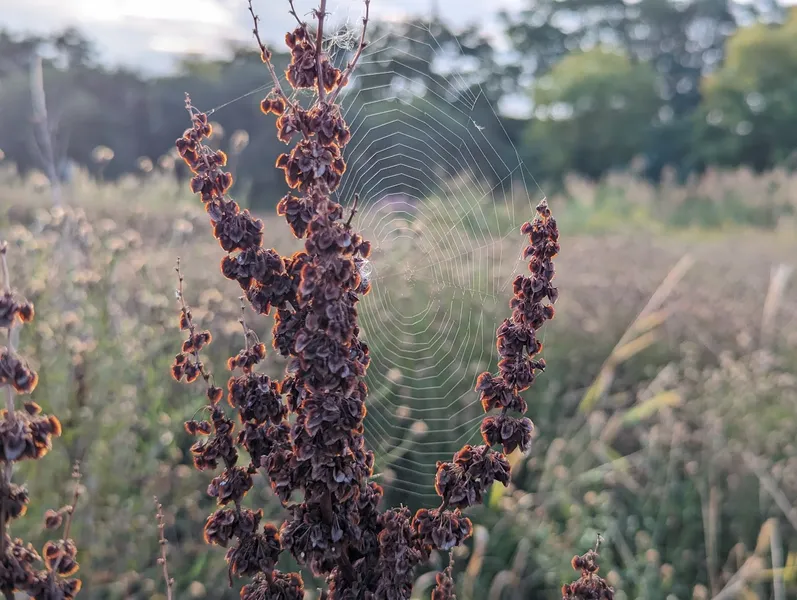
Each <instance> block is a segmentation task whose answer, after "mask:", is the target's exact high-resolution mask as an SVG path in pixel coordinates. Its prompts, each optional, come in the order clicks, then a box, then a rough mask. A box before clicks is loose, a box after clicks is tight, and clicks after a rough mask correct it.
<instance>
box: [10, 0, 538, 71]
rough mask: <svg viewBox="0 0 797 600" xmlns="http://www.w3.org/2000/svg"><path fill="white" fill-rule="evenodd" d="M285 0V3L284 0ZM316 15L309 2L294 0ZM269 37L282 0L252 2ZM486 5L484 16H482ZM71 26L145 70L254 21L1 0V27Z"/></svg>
mask: <svg viewBox="0 0 797 600" xmlns="http://www.w3.org/2000/svg"><path fill="white" fill-rule="evenodd" d="M521 3H522V0H401V2H400V3H398V2H394V1H390V2H388V1H387V0H373V1H372V14H373V15H374V18H376V19H387V20H389V19H395V18H402V17H406V16H411V15H429V14H431V12H432V11H433V10H435V9H436V10H437V11H438V12H439V14H440V15H441V16H442V17H443V18H444V19H446V20H447V21H450V22H451V23H453V24H457V25H463V24H465V23H472V22H479V23H482V24H484V23H486V22H487V23H489V21H490V20H493V19H494V17H495V15H497V13H498V11H499V10H501V9H506V8H509V9H512V8H517V7H519V6H520V4H521ZM284 4H286V5H287V0H285V2H284ZM296 4H297V9H298V10H299V12H300V13H301V12H303V11H305V14H306V15H307V19H308V20H309V19H311V18H312V16H311V13H310V11H311V10H312V7H313V6H314V5H315V2H313V1H311V0H297V2H296ZM255 6H256V8H257V10H258V12H259V14H260V15H261V18H262V25H261V27H262V30H263V33H264V35H265V36H266V37H267V38H268V39H271V40H277V39H279V38H280V37H281V36H282V33H283V32H284V31H285V30H286V28H288V27H290V26H291V17H290V16H289V15H288V13H287V10H286V7H285V6H283V2H282V0H255ZM327 6H328V10H329V12H330V13H331V14H332V15H334V20H335V21H336V22H338V23H350V24H352V25H355V24H356V23H357V22H358V20H359V19H360V17H361V15H362V0H329V2H328V5H327ZM485 6H489V7H490V8H489V9H487V11H486V12H487V18H485ZM67 26H74V27H77V28H79V29H80V30H81V31H83V32H84V33H85V34H86V35H87V36H88V37H89V38H90V39H91V40H92V41H93V42H94V43H95V44H96V46H97V49H98V50H99V52H100V55H101V57H102V59H103V60H104V61H106V62H108V63H111V64H123V65H127V66H133V67H137V68H140V69H143V70H146V71H163V70H166V69H168V68H170V67H171V66H172V65H173V63H174V60H175V58H176V57H177V56H179V55H184V54H187V53H207V54H221V53H223V52H224V51H225V50H227V49H228V48H229V47H230V45H231V44H233V43H246V42H247V41H249V39H250V36H251V31H250V30H251V24H250V23H249V20H248V15H247V12H246V0H68V1H64V0H0V27H4V28H8V29H11V30H14V31H34V32H47V31H53V30H56V29H61V28H64V27H67Z"/></svg>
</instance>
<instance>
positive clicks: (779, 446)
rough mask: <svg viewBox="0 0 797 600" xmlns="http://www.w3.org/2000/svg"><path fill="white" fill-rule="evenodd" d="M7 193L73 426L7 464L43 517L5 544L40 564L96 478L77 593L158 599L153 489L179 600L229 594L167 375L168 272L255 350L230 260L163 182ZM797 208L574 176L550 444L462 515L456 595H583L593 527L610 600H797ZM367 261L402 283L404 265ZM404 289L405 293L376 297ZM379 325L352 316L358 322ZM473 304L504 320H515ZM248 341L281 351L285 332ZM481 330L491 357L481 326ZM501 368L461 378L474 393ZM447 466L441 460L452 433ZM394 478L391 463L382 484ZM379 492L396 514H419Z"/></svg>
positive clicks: (21, 264) (51, 370) (50, 398)
mask: <svg viewBox="0 0 797 600" xmlns="http://www.w3.org/2000/svg"><path fill="white" fill-rule="evenodd" d="M2 190H3V191H2V203H1V204H0V205H1V206H2V213H0V231H2V234H3V237H4V238H6V239H8V241H9V245H10V246H9V247H10V249H9V253H10V254H11V255H12V256H14V260H12V261H10V267H11V271H12V275H11V279H12V281H18V282H24V292H25V294H26V296H27V297H28V299H29V300H31V301H32V302H33V303H34V304H35V306H36V314H37V318H36V319H35V320H34V321H33V323H31V324H30V325H28V326H26V327H24V328H23V329H22V331H21V338H20V347H21V348H25V354H26V356H27V357H29V359H30V361H31V364H32V365H33V366H34V367H35V368H36V370H37V371H38V372H40V374H41V376H40V381H39V383H38V387H37V389H36V391H35V393H34V395H33V399H34V400H35V401H36V402H37V403H38V404H39V405H41V406H42V407H44V409H45V411H47V412H48V413H55V414H57V415H58V416H59V418H60V420H61V423H62V425H63V435H62V437H61V438H60V439H58V440H55V442H54V445H53V446H54V447H53V450H52V452H51V453H50V454H49V455H48V457H47V459H46V460H44V461H35V462H30V463H27V464H22V465H20V467H19V468H18V469H16V472H17V473H18V475H15V479H16V478H17V477H18V478H19V479H20V481H22V480H24V481H25V482H26V483H27V486H28V488H29V494H30V497H31V498H32V502H31V504H30V509H29V512H28V516H27V517H25V518H24V519H21V520H19V521H17V522H15V523H14V534H15V535H17V536H20V537H22V538H23V539H26V540H30V541H33V542H35V545H36V546H37V547H41V544H42V543H43V542H44V540H45V539H46V538H47V534H46V533H45V532H43V530H42V528H41V525H40V524H41V523H42V517H43V516H44V512H45V510H46V509H47V508H51V507H54V506H60V505H63V504H64V503H66V502H67V501H68V498H69V496H70V494H71V491H72V490H71V489H70V486H69V483H70V481H71V478H70V472H71V465H72V464H73V463H74V462H75V461H80V463H81V465H82V471H83V473H84V477H83V480H82V484H81V485H82V486H83V487H82V499H81V506H80V508H79V510H78V512H77V513H76V515H75V518H74V523H73V525H72V537H73V538H74V539H75V540H76V542H77V544H78V547H79V549H80V555H79V559H80V564H81V572H80V575H81V579H82V580H83V589H82V591H81V594H80V595H81V596H82V597H86V598H130V597H134V598H153V597H165V585H164V582H163V578H162V575H161V567H160V565H158V563H157V558H158V556H159V549H158V539H159V534H158V524H157V521H156V519H155V518H154V506H153V503H152V496H154V495H157V496H158V498H159V499H160V501H161V502H162V503H163V506H164V514H165V518H166V535H167V537H168V538H169V546H168V547H169V554H168V560H169V568H170V572H171V574H172V576H173V577H174V578H175V594H176V597H179V598H184V597H194V598H201V597H208V598H234V597H237V591H236V590H235V589H233V590H230V589H228V587H227V573H226V565H225V564H224V561H223V560H222V554H223V551H220V550H218V549H214V548H212V547H209V546H207V545H206V544H205V543H204V541H203V540H202V533H201V531H202V526H203V524H204V522H205V518H206V516H207V514H208V512H210V510H211V504H212V503H211V502H210V501H209V499H208V498H206V497H205V495H204V493H203V489H204V487H206V486H207V483H208V482H207V480H206V478H205V477H203V475H202V474H201V473H198V472H196V471H194V470H193V469H192V468H191V466H190V465H191V458H190V456H189V447H190V445H191V443H192V440H191V438H190V437H189V436H188V435H187V434H185V433H183V432H182V422H183V421H186V420H190V419H192V418H195V417H196V414H195V413H196V411H197V408H198V404H197V401H196V398H195V396H194V395H193V394H192V393H190V391H189V390H187V389H185V387H184V386H180V385H177V384H176V383H175V382H173V381H171V380H169V379H168V377H167V376H164V374H165V370H168V366H169V364H170V363H171V361H172V359H173V357H174V352H175V347H176V346H177V345H179V343H180V332H179V331H178V329H177V327H176V317H175V306H176V304H175V298H174V290H175V286H176V280H175V276H174V270H173V266H174V260H175V258H176V257H177V256H182V257H190V260H186V259H184V261H183V265H182V269H183V273H184V276H185V278H186V281H188V282H189V283H190V288H189V290H190V291H189V292H188V294H189V297H190V304H191V307H192V313H193V317H194V319H195V320H196V322H197V323H198V325H199V327H202V328H204V327H209V326H211V325H212V328H213V334H214V341H213V344H212V345H211V346H210V347H209V350H208V352H209V355H208V357H207V360H208V361H209V362H213V363H215V364H218V365H222V364H223V363H224V361H225V360H226V358H227V357H228V356H232V355H234V354H236V353H237V349H238V348H239V347H240V344H241V329H240V324H239V322H238V318H239V315H240V304H239V301H238V300H237V292H236V291H235V288H236V287H237V286H236V285H235V284H234V283H233V282H229V281H227V280H225V279H224V278H223V277H222V276H221V274H220V273H219V272H218V269H217V268H216V266H215V265H217V264H218V260H219V251H218V246H217V244H216V243H215V242H214V241H213V240H212V238H211V236H209V235H208V225H207V222H206V216H205V215H204V213H203V211H202V210H201V207H199V206H197V204H198V203H197V202H196V201H195V200H193V199H191V198H190V197H189V192H188V190H184V189H183V187H182V186H181V185H179V184H177V183H176V182H175V180H174V178H173V177H172V176H171V173H169V172H166V173H158V172H155V173H152V174H149V175H148V176H146V177H142V178H132V177H131V178H128V179H122V180H120V181H119V182H116V183H99V182H97V181H95V180H93V179H91V178H89V177H88V176H84V175H81V176H80V177H78V178H77V179H76V181H75V182H74V184H73V185H72V186H71V187H70V188H68V189H67V191H66V195H67V197H68V200H67V202H66V203H65V205H64V206H63V207H52V203H51V198H50V195H49V190H48V189H47V187H46V186H43V185H41V182H40V181H38V180H37V178H36V176H35V175H33V176H30V177H28V178H26V179H25V180H22V179H19V178H18V177H17V176H16V175H14V174H12V173H11V172H10V171H4V172H3V173H2ZM795 190H797V181H795V180H794V178H793V176H790V175H789V174H787V173H785V172H783V173H781V172H774V173H768V174H764V175H762V176H754V175H752V174H750V173H748V172H745V171H736V172H728V173H722V172H717V173H710V174H709V175H707V176H706V177H704V178H702V179H699V180H695V181H694V182H691V183H690V184H689V185H687V186H681V185H676V184H674V183H668V184H665V185H662V186H659V187H653V186H651V185H650V184H648V183H646V182H645V181H644V180H642V179H640V178H636V177H634V176H633V175H625V176H617V177H613V178H610V179H607V180H604V181H602V182H600V183H599V184H589V183H586V182H583V181H580V180H575V179H573V180H571V181H570V185H569V186H568V191H569V193H568V194H567V196H564V195H563V196H560V197H554V198H551V199H550V205H551V206H552V208H553V210H554V211H555V212H556V213H557V215H558V221H559V224H560V229H561V231H562V238H563V240H567V243H565V244H563V249H562V253H561V255H560V256H559V257H558V260H557V273H558V275H557V283H558V287H559V288H560V290H562V294H561V299H560V301H559V302H558V304H557V318H556V319H555V320H554V321H552V322H551V323H550V324H549V325H548V327H550V329H549V330H548V331H547V334H546V338H545V353H544V354H545V358H546V361H547V363H548V365H549V367H548V369H546V371H545V374H544V376H541V377H540V378H539V380H538V381H537V382H536V384H535V387H534V389H533V391H532V392H531V393H530V394H528V398H527V400H528V402H529V415H530V416H531V417H532V418H533V419H534V422H535V424H536V430H535V432H536V434H537V435H538V437H536V438H535V439H534V442H533V444H532V449H531V452H530V453H529V454H528V456H525V457H524V458H522V459H520V460H519V462H517V463H516V464H515V466H514V469H513V479H512V483H511V484H510V486H509V487H508V488H506V489H504V488H503V486H501V485H500V484H497V485H495V486H494V487H493V489H492V490H491V492H490V494H489V497H488V501H487V503H486V505H485V506H483V507H481V508H478V509H476V508H474V509H471V510H470V511H469V515H470V516H471V518H472V519H473V521H474V526H475V530H474V536H473V538H472V539H471V540H470V541H469V542H468V544H466V545H465V546H463V547H461V548H458V549H457V551H456V561H455V565H456V566H455V569H454V573H453V577H454V581H455V582H456V587H457V591H458V597H461V598H465V599H474V600H476V599H481V598H489V599H490V600H492V599H496V600H500V599H502V598H503V599H510V598H526V597H530V596H535V597H536V596H537V595H539V596H540V597H556V594H557V593H559V590H560V587H561V585H562V583H564V582H566V581H570V580H572V570H571V569H570V566H569V562H570V558H571V557H572V555H573V554H574V552H577V553H579V554H581V553H583V552H585V551H586V550H587V549H589V548H590V547H592V546H593V545H594V542H595V539H596V537H597V535H598V534H601V535H602V536H603V538H604V542H603V543H602V546H601V564H602V571H601V572H602V574H604V576H605V577H606V579H607V581H608V582H609V583H610V584H611V585H613V586H614V587H615V590H616V597H618V598H628V599H632V598H648V599H658V598H661V599H662V600H664V599H666V598H681V599H685V598H713V597H725V598H732V597H740V594H742V593H744V594H746V597H758V598H770V597H774V598H786V597H788V595H790V594H793V593H794V590H795V586H797V568H796V567H795V565H796V564H797V563H796V559H797V547H796V546H795V539H797V536H795V530H797V512H795V509H794V506H795V502H797V447H795V444H794V439H793V432H794V430H795V427H796V426H797V424H795V416H794V406H795V401H797V397H795V396H796V395H797V391H796V390H797V353H796V352H795V348H797V302H795V300H794V298H795V296H794V279H793V277H791V274H792V269H793V267H794V266H795V265H794V258H792V257H794V256H797V242H795V241H794V239H795V236H794V224H793V216H792V214H793V208H794V198H795V193H796V192H795ZM732 207H738V210H734V209H733V208H732ZM420 214H421V215H422V214H424V213H420ZM260 216H262V218H263V219H264V221H265V230H266V231H268V232H269V233H268V235H269V245H271V244H273V245H275V246H276V247H279V248H281V249H284V250H288V249H290V248H291V247H292V246H291V244H295V243H296V242H295V240H294V241H293V242H292V241H291V236H290V233H289V232H288V230H287V228H286V227H284V223H278V220H277V218H276V217H274V216H270V215H268V214H265V215H260ZM367 233H368V232H365V234H366V235H367ZM373 260H374V261H378V260H381V261H385V262H386V263H388V264H385V266H384V267H383V266H382V265H380V266H379V269H380V270H382V269H384V272H385V273H387V272H388V269H389V261H390V253H389V252H385V253H383V254H381V255H380V256H379V257H374V258H373ZM208 265H211V268H209V267H208ZM497 275H498V274H496V276H497ZM391 282H395V285H400V284H401V282H400V281H398V280H395V279H392V278H390V277H384V278H383V279H380V280H379V285H382V286H389V285H391ZM418 290H419V293H421V288H418ZM378 310H379V307H378V306H376V305H374V306H370V305H369V303H368V301H367V299H366V301H364V302H363V303H362V305H361V311H362V312H363V315H364V318H365V316H367V315H368V312H369V311H378ZM481 310H484V311H486V313H487V318H488V321H489V320H490V319H493V320H495V321H496V322H500V319H501V318H503V315H504V314H505V311H506V308H505V304H504V302H497V303H496V304H495V306H491V305H489V304H487V305H484V306H483V307H481ZM490 311H494V314H492V313H490ZM248 325H249V327H251V328H252V329H254V330H255V331H257V332H259V333H262V334H263V335H265V332H267V331H268V330H269V329H270V328H271V319H270V318H268V317H266V318H264V317H256V316H252V317H251V319H250V320H249V321H248ZM466 333H468V335H471V336H473V337H476V333H474V332H465V331H464V330H463V331H462V334H463V335H465V334H466ZM364 335H366V336H367V335H368V332H367V331H364ZM479 335H480V336H481V338H478V339H481V340H482V343H483V344H485V346H491V345H492V344H493V343H494V342H493V333H492V331H490V330H489V328H487V330H486V331H484V332H483V333H480V334H479ZM373 351H374V353H375V354H376V353H378V348H377V349H373ZM487 356H491V354H487ZM264 364H265V367H264V371H265V372H267V373H269V374H270V375H272V376H275V377H276V376H278V374H279V373H280V372H281V371H282V370H283V368H284V363H283V362H282V361H281V360H280V359H279V357H277V356H275V354H273V353H272V354H269V356H268V358H267V359H266V361H265V363H264ZM489 366H490V365H484V364H465V365H462V366H461V367H459V368H462V369H465V370H466V371H467V375H468V376H467V377H462V379H463V381H465V382H467V381H473V379H474V378H475V376H476V375H477V374H478V373H479V372H480V371H481V370H483V369H484V368H489ZM370 375H371V376H372V377H374V378H377V377H379V376H380V372H379V371H378V369H377V370H375V371H374V372H373V374H370ZM451 375H452V374H451V373H446V372H440V373H439V374H437V377H439V378H440V379H441V381H445V380H447V379H448V378H449V377H450V376H451ZM458 375H459V374H458ZM458 378H459V377H458ZM458 392H459V391H458V390H452V394H458ZM380 393H381V394H387V395H390V394H394V393H399V390H397V389H391V388H386V389H382V390H380ZM388 399H389V398H388ZM394 401H395V402H396V403H399V402H398V400H397V399H394ZM365 425H366V431H368V418H366V423H365ZM366 437H367V436H366ZM426 441H428V440H426ZM426 449H427V450H428V446H427V448H426ZM438 452H439V454H440V459H441V460H443V459H446V458H447V457H448V456H450V452H451V440H445V439H443V440H440V446H439V449H438ZM395 460H396V457H395V456H390V455H385V456H377V457H376V462H377V465H379V469H380V470H383V471H384V470H389V467H390V464H391V461H395ZM428 483H429V485H430V486H431V481H429V482H428ZM383 484H384V486H385V489H386V495H387V499H388V500H389V501H390V504H391V505H396V504H398V503H399V502H403V503H405V504H406V505H408V506H409V507H410V508H412V509H413V510H414V509H415V508H418V506H417V502H418V501H417V499H414V498H413V497H411V496H406V495H404V496H402V493H401V491H400V490H391V487H390V482H389V481H388V482H383ZM250 493H251V494H253V495H254V502H256V503H257V505H258V506H260V507H263V508H264V510H265V513H266V514H265V516H264V519H266V520H271V519H273V520H276V521H277V522H278V521H279V520H281V517H280V514H281V508H280V506H279V503H278V502H277V501H276V499H275V498H274V497H273V495H272V493H271V491H270V490H269V489H268V486H267V485H262V484H256V485H255V486H254V488H253V489H252V491H251V492H250ZM39 542H41V543H39ZM435 560H436V561H437V562H435ZM446 563H447V557H446V556H438V557H437V558H436V559H435V558H434V557H433V559H432V566H431V567H429V571H428V572H426V573H425V572H424V571H423V570H421V571H419V572H417V573H416V575H417V577H418V580H417V582H416V585H415V592H414V594H415V596H414V597H417V598H421V597H426V596H427V595H428V593H429V591H430V589H431V587H432V586H433V585H434V576H435V573H436V572H437V571H438V570H440V569H443V568H444V567H445V565H446ZM306 583H307V588H308V590H310V593H312V589H313V586H312V584H311V583H310V582H306Z"/></svg>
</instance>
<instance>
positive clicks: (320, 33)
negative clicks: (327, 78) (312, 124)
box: [315, 0, 327, 102]
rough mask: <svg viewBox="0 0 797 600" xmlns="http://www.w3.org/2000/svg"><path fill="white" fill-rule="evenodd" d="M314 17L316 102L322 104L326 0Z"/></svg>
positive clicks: (323, 92)
mask: <svg viewBox="0 0 797 600" xmlns="http://www.w3.org/2000/svg"><path fill="white" fill-rule="evenodd" d="M315 16H316V18H317V19H318V29H317V30H316V34H315V66H316V71H317V76H318V100H319V101H320V102H323V101H324V98H325V96H326V91H325V90H324V69H323V66H322V61H321V55H322V54H323V48H324V46H323V43H324V18H325V17H326V16H327V0H321V6H320V7H319V8H318V10H317V11H315Z"/></svg>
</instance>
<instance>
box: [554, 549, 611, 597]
mask: <svg viewBox="0 0 797 600" xmlns="http://www.w3.org/2000/svg"><path fill="white" fill-rule="evenodd" d="M571 564H572V565H573V569H575V570H576V571H581V577H579V578H578V579H577V580H576V581H574V582H573V583H567V584H565V585H563V586H562V600H614V590H613V589H612V588H611V587H610V586H609V584H608V583H606V580H604V579H603V578H602V577H600V576H599V575H598V552H597V551H596V550H589V551H588V552H587V553H586V554H584V555H582V556H574V557H573V560H572V562H571Z"/></svg>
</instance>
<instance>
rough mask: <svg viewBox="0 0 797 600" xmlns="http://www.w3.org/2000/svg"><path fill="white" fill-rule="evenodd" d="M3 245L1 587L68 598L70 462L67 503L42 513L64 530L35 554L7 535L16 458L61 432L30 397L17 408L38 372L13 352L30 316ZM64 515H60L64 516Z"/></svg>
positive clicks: (16, 498)
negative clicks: (19, 329)
mask: <svg viewBox="0 0 797 600" xmlns="http://www.w3.org/2000/svg"><path fill="white" fill-rule="evenodd" d="M7 254H8V245H7V244H6V243H5V242H2V243H1V244H0V263H1V264H2V273H3V290H2V292H0V328H2V329H4V330H5V332H6V345H5V346H0V388H5V394H6V407H5V409H3V410H2V411H1V412H0V442H1V443H2V446H0V452H1V454H0V463H2V475H1V476H0V590H2V593H3V595H4V596H5V597H6V598H8V599H12V598H13V597H14V593H15V592H23V593H25V594H28V596H30V597H31V598H35V599H36V600H68V599H70V598H74V597H75V595H76V594H77V592H78V591H79V590H80V585H81V583H80V580H79V579H74V578H70V577H71V575H73V574H74V573H75V572H77V570H78V563H77V560H76V557H77V547H76V545H75V542H74V541H73V540H72V539H70V537H69V531H70V527H71V523H72V516H73V514H74V510H75V505H76V503H77V499H78V494H79V492H80V484H79V476H80V471H79V469H78V468H77V465H75V472H74V476H75V496H74V499H73V501H72V504H71V505H69V506H65V507H63V508H61V509H59V510H58V511H54V510H48V511H47V512H46V513H45V527H46V528H48V529H59V528H60V527H61V525H62V523H65V524H64V532H63V536H62V537H61V538H60V539H57V540H50V541H48V542H47V543H46V544H45V545H44V547H43V549H42V554H41V555H39V554H38V553H37V552H36V551H35V550H34V548H33V546H32V545H31V544H26V543H25V542H23V541H22V540H21V539H16V538H13V537H11V534H10V531H9V529H10V525H11V522H12V521H13V520H15V519H17V518H19V517H21V516H23V515H24V514H25V512H26V511H27V506H28V502H29V500H30V499H29V497H28V492H27V490H26V489H25V488H24V487H23V486H21V485H19V484H15V483H12V481H11V478H12V474H13V468H14V463H15V462H20V461H23V460H38V459H40V458H42V457H43V456H45V455H46V454H47V453H48V452H49V451H50V449H51V448H52V438H53V437H58V436H60V435H61V423H60V422H59V421H58V419H57V418H56V417H54V416H46V415H43V414H41V408H40V407H39V405H38V404H36V403H35V402H32V401H27V402H25V403H24V404H23V409H22V410H17V408H16V395H17V394H29V393H31V392H32V391H33V390H34V388H35V387H36V383H37V382H38V374H37V373H36V372H35V371H34V370H33V369H31V368H30V367H29V366H28V364H27V362H26V361H25V360H24V359H23V358H21V357H20V356H19V355H18V354H17V353H16V348H15V341H16V338H17V331H16V327H17V325H19V324H21V323H29V322H30V321H32V320H33V316H34V310H33V305H32V304H31V303H30V302H28V301H27V300H25V299H24V298H21V297H20V296H19V295H18V294H17V293H16V292H15V291H14V290H13V289H12V288H11V281H10V276H9V269H8V261H7ZM64 517H65V518H64Z"/></svg>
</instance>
